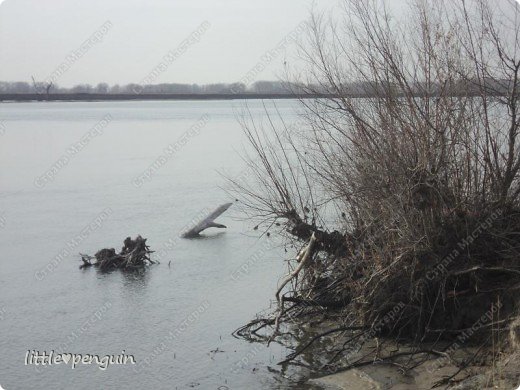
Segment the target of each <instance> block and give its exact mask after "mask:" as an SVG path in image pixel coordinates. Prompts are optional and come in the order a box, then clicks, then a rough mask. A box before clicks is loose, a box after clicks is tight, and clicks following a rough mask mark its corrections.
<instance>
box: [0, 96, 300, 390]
mask: <svg viewBox="0 0 520 390" xmlns="http://www.w3.org/2000/svg"><path fill="white" fill-rule="evenodd" d="M248 105H249V108H250V109H251V111H252V113H253V115H255V116H258V117H262V116H263V115H264V114H263V107H262V104H261V102H253V101H249V102H248ZM277 105H278V107H279V109H280V111H281V113H282V114H283V115H284V119H285V120H286V121H288V122H290V121H291V120H296V116H295V113H294V107H295V106H296V103H295V102H291V101H280V102H278V103H277ZM239 109H240V103H239V102H228V101H226V102H215V101H208V102H109V103H107V102H97V103H38V104H33V103H26V104H2V105H0V119H1V120H2V121H3V122H4V123H5V125H6V132H5V134H4V135H3V136H2V138H1V140H0V164H1V166H2V168H3V169H2V170H1V171H0V185H1V187H0V215H2V216H3V217H4V219H5V223H4V227H3V229H1V230H0V240H1V244H2V248H3V249H2V252H1V253H2V254H1V259H0V267H1V268H0V269H1V272H0V285H1V286H2V294H1V295H0V309H1V310H2V311H1V313H3V314H2V316H1V320H0V330H1V332H0V348H1V350H2V354H1V356H0V383H1V384H2V386H4V388H7V389H28V388H37V387H43V388H56V389H62V388H68V387H70V386H72V384H74V388H78V389H91V388H103V389H121V388H158V389H171V388H179V389H183V388H201V389H217V388H219V387H220V388H229V389H246V388H255V389H257V388H265V389H270V388H301V387H299V386H298V385H297V384H295V382H294V381H292V380H289V379H288V378H287V377H290V376H292V375H293V373H290V372H289V371H283V372H282V371H281V370H282V368H281V367H279V366H277V365H276V363H277V362H278V361H280V360H283V358H284V357H285V355H286V352H287V351H286V350H285V348H283V347H281V346H279V345H277V344H272V345H271V346H270V347H269V348H267V347H266V346H265V345H263V344H256V343H255V344H249V343H247V342H245V341H243V340H238V339H236V338H234V337H232V336H231V332H232V331H233V330H235V329H236V328H238V327H239V326H241V325H243V324H245V323H247V322H248V321H249V320H250V319H251V318H253V317H254V316H255V314H256V313H257V312H258V311H259V310H261V309H262V308H265V307H266V306H268V303H269V300H270V299H272V298H273V293H274V291H275V289H276V284H277V281H278V279H279V278H280V277H281V276H282V275H283V273H284V271H285V269H284V264H283V261H282V260H283V258H284V257H285V254H284V252H283V250H282V248H280V247H279V246H277V245H265V240H272V239H273V238H266V237H262V238H259V237H255V236H254V235H252V233H251V228H252V227H251V226H248V224H247V223H245V222H242V221H240V220H238V219H236V217H238V216H239V215H237V213H238V212H237V210H233V207H232V208H231V209H230V210H229V211H228V212H226V213H225V214H224V215H222V216H221V217H220V218H219V222H222V223H223V224H225V225H226V226H228V228H227V229H226V231H225V232H217V231H214V232H212V231H207V232H205V234H204V235H203V236H202V237H201V238H198V239H191V240H185V239H179V238H178V236H179V233H180V232H181V231H182V229H183V227H185V226H186V224H188V223H189V222H190V220H192V219H193V218H194V217H195V216H196V215H198V213H200V212H201V210H203V209H204V208H210V209H211V208H214V207H215V206H216V205H218V204H222V203H224V202H226V201H229V199H228V198H227V196H226V194H225V192H223V191H222V190H220V189H219V188H220V187H221V186H222V185H223V181H222V178H221V176H220V175H219V174H218V172H217V171H221V172H222V171H225V172H226V173H227V174H228V175H229V174H231V175H239V174H241V173H242V172H243V170H244V166H243V165H242V161H241V159H240V158H239V157H238V156H237V153H236V152H237V150H241V148H242V147H243V145H244V144H245V142H244V139H243V137H242V133H241V129H240V127H239V125H238V124H237V122H236V120H235V112H236V111H237V110H239ZM106 114H111V117H112V118H113V119H112V121H111V122H110V123H109V124H108V126H107V127H106V128H105V129H104V130H103V134H101V135H99V136H96V137H94V138H92V139H91V140H90V141H89V142H88V144H87V145H86V146H85V147H84V148H83V149H82V150H81V151H80V152H78V153H76V154H74V155H73V156H72V157H71V158H70V160H69V161H68V163H67V164H65V165H64V166H63V167H61V168H60V169H59V170H58V171H57V172H56V174H55V175H54V177H53V180H52V181H50V182H49V183H47V185H45V186H44V187H43V188H37V187H35V185H34V184H33V183H34V180H35V178H37V177H39V176H40V175H42V174H43V173H44V172H46V171H47V170H48V169H49V167H52V166H53V164H54V163H55V162H56V161H57V159H59V158H60V156H62V155H63V153H64V152H65V151H66V150H67V148H68V147H69V146H70V145H71V144H74V143H75V142H77V141H78V140H81V137H82V136H83V135H84V134H85V133H86V132H87V131H88V130H89V129H90V128H91V127H92V126H93V125H94V124H95V123H96V122H98V121H99V120H100V118H103V117H104V116H105V115H106ZM204 114H208V115H209V118H210V119H209V122H208V123H207V125H206V126H205V127H204V128H203V129H202V130H201V132H200V134H198V135H197V136H196V137H193V138H191V139H190V140H189V142H187V143H186V144H185V145H184V146H183V147H182V148H181V149H180V150H178V151H177V152H176V153H175V154H174V155H173V156H172V158H171V159H169V160H168V161H167V162H166V163H165V164H164V165H163V166H161V167H160V169H158V170H157V171H156V172H155V173H154V175H153V176H152V177H151V179H150V180H149V181H147V182H146V183H144V184H143V185H142V186H141V187H139V188H137V187H136V186H135V185H134V184H133V180H134V179H135V177H136V176H137V175H139V174H141V173H142V172H143V171H145V170H146V169H147V167H149V166H150V164H151V163H152V162H153V161H155V159H156V158H157V157H158V156H160V155H161V154H162V153H163V152H164V149H165V148H166V147H167V146H168V145H169V144H172V143H175V142H176V140H178V138H179V137H180V136H181V135H182V134H183V133H184V132H185V131H186V130H187V129H189V128H190V126H192V125H193V124H194V123H196V121H197V120H198V119H199V118H200V117H201V116H202V115H204ZM264 119H265V118H264ZM231 201H232V200H231ZM106 209H110V210H112V213H110V215H109V216H108V217H107V218H106V220H104V221H103V223H102V224H100V226H99V227H98V228H96V229H92V230H91V231H89V232H88V234H86V235H84V236H83V237H82V239H81V240H79V241H77V242H78V243H77V245H74V246H72V247H71V246H70V242H72V241H71V240H73V239H74V238H75V237H76V236H77V235H78V234H79V233H80V232H82V231H84V229H85V227H86V226H88V224H89V223H90V222H91V221H92V220H94V219H95V218H96V216H97V215H99V213H100V212H101V211H103V210H106ZM137 234H141V235H142V236H143V237H146V238H148V244H149V245H150V247H151V249H152V250H157V251H161V252H160V255H161V259H160V261H161V264H159V265H155V266H151V267H149V268H148V269H147V270H146V272H120V271H113V272H99V271H98V270H97V269H94V268H90V269H85V270H79V269H78V267H79V265H80V264H81V262H80V258H79V256H78V255H77V253H78V252H82V253H95V252H96V251H97V250H98V249H101V248H105V247H108V248H111V247H115V248H118V247H119V246H120V245H121V244H122V241H123V239H124V238H125V237H127V236H129V235H132V236H133V237H135V236H136V235H137ZM64 248H65V249H67V254H66V255H63V256H61V255H60V254H61V253H62V252H63V249H64ZM255 253H256V254H258V253H259V254H261V256H258V258H259V259H260V260H259V261H255V262H254V263H251V264H249V266H248V269H247V272H241V273H240V275H239V277H233V272H235V271H236V270H237V269H240V267H241V266H242V265H243V264H244V263H245V262H246V261H247V259H250V258H252V256H254V255H255ZM158 254H159V252H158V253H156V255H158ZM56 259H58V260H56ZM50 263H53V264H54V265H53V266H52V269H51V271H49V272H48V273H47V274H46V276H45V278H43V279H42V280H37V279H36V278H35V272H36V271H38V270H41V269H45V267H47V266H48V265H49V264H50ZM168 264H170V266H168ZM205 302H207V306H204V310H203V311H202V312H201V313H199V314H197V316H196V318H195V319H194V320H193V321H191V320H190V318H193V313H194V312H195V311H196V310H197V308H199V307H201V305H203V304H204V303H205ZM107 307H108V309H106V310H101V308H107ZM101 311H102V313H101ZM100 313H101V314H100ZM190 316H191V317H190ZM185 321H188V323H189V325H188V326H183V323H184V322H185ZM169 334H175V335H176V336H175V338H174V339H172V340H167V339H165V338H166V337H167V336H168V335H169ZM165 340H166V341H165ZM161 343H164V347H161V348H160V352H158V351H159V349H158V346H161ZM62 347H63V349H64V352H70V353H83V354H86V353H90V354H99V355H106V354H119V353H121V351H123V350H125V351H126V353H127V354H132V355H134V356H135V358H136V361H137V362H143V361H144V360H145V359H147V358H149V360H150V361H151V363H150V364H149V365H147V366H145V367H143V368H142V370H140V371H139V373H136V372H135V371H134V370H133V367H128V366H113V367H109V368H108V369H107V370H106V371H101V370H99V369H98V368H97V367H94V366H78V367H77V368H75V369H74V370H71V368H70V366H69V367H66V366H62V365H60V366H51V367H34V366H25V365H24V364H23V359H24V356H25V354H26V352H27V350H31V349H36V350H39V351H50V350H53V349H54V350H57V349H59V348H62ZM216 350H218V351H223V352H218V353H215V352H212V351H216ZM150 357H153V359H152V358H150ZM293 378H294V379H296V378H297V376H294V377H293Z"/></svg>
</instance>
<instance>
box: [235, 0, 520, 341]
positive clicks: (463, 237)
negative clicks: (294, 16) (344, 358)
mask: <svg viewBox="0 0 520 390" xmlns="http://www.w3.org/2000/svg"><path fill="white" fill-rule="evenodd" d="M385 4H386V3H384V2H382V1H377V0H367V1H357V0H344V1H343V9H342V12H341V13H340V14H341V16H340V17H338V16H337V15H338V14H339V13H337V14H336V15H335V17H334V18H333V17H330V18H326V17H325V16H323V15H313V16H312V18H311V20H310V23H309V30H308V35H307V39H306V41H305V42H302V43H301V45H300V55H301V56H300V59H301V60H303V63H304V64H305V67H304V69H303V70H300V71H298V72H296V73H297V74H303V75H305V78H298V79H296V80H291V81H292V85H300V86H301V87H300V88H301V89H302V90H303V92H305V93H314V94H317V93H321V94H324V95H325V96H327V97H325V98H319V99H305V98H302V99H301V101H300V103H301V106H302V107H303V109H304V114H303V118H304V119H305V125H303V126H301V127H299V128H298V130H297V131H295V130H294V129H291V128H289V126H285V125H284V126H281V127H280V126H277V125H275V124H274V123H273V122H270V123H269V124H268V126H267V127H265V128H261V127H259V126H258V125H257V124H255V123H254V121H249V122H248V121H245V122H244V128H245V132H246V134H247V136H248V139H249V141H250V144H251V145H252V147H253V150H254V151H255V154H254V155H251V156H248V157H246V161H248V164H249V166H250V169H251V171H252V172H253V174H252V175H251V176H250V177H249V180H248V181H247V182H238V181H233V182H232V186H233V190H234V191H235V192H236V193H237V194H238V196H240V197H241V200H242V203H243V204H245V205H246V208H247V209H248V211H249V212H250V213H251V215H252V216H256V217H258V218H260V219H261V220H262V221H263V222H264V224H265V225H264V226H268V227H270V226H273V225H277V224H279V225H281V226H282V227H284V228H285V231H286V232H289V233H290V235H292V236H293V237H295V238H296V239H297V240H303V241H307V240H309V238H310V237H311V235H312V234H313V233H315V235H316V237H317V239H318V244H317V245H316V246H315V247H316V250H315V251H314V253H313V261H311V262H308V263H307V264H306V265H305V267H303V270H302V272H301V274H300V275H296V277H295V278H294V279H293V283H292V290H291V291H287V292H286V293H285V295H284V296H285V297H286V300H288V301H291V302H293V303H294V306H292V307H290V308H289V309H280V310H283V312H282V313H280V312H279V313H278V316H277V317H278V319H279V318H280V317H282V318H283V315H285V316H286V317H289V316H291V318H293V316H294V313H295V312H297V313H301V312H308V311H309V310H308V309H309V307H312V308H315V307H320V308H322V309H323V308H324V307H325V308H327V307H329V308H336V309H337V308H338V307H342V306H343V307H347V309H344V311H343V313H345V311H348V313H353V312H355V313H356V316H355V317H354V319H352V316H349V317H348V318H349V321H351V322H356V323H357V324H356V325H358V326H361V327H364V329H365V330H364V332H367V329H374V327H375V326H376V325H377V324H379V323H380V322H381V320H382V319H383V318H384V317H385V315H387V314H388V313H389V312H391V311H392V310H393V309H394V308H395V307H396V306H398V305H403V309H402V310H400V314H399V316H398V318H395V319H394V320H392V321H390V322H389V323H385V324H383V326H381V327H380V328H379V329H378V332H377V333H386V334H394V335H401V336H403V335H405V336H407V337H409V338H413V339H415V340H416V341H424V340H428V339H436V340H437V339H439V338H443V337H444V338H448V337H453V335H456V334H458V332H462V331H463V329H465V328H467V327H471V326H472V324H473V323H474V322H475V321H476V320H477V319H478V318H479V317H480V316H482V313H484V312H486V310H488V309H489V308H490V307H491V305H492V304H493V303H495V302H497V300H499V301H500V302H501V303H502V307H503V311H502V313H504V315H506V313H511V312H513V310H514V307H515V306H516V305H517V304H518V300H517V298H516V297H515V296H514V293H513V292H514V291H516V290H517V289H518V286H519V284H518V283H519V282H520V278H519V276H520V267H519V263H518V258H519V257H518V256H519V254H520V253H519V249H520V246H519V245H520V240H519V236H518V231H520V204H519V197H520V182H519V169H520V149H519V145H518V130H519V125H520V118H519V117H518V115H519V112H518V109H519V104H518V99H519V87H520V85H519V71H520V51H519V49H520V41H519V39H518V37H519V32H520V29H519V28H520V24H519V23H520V18H519V17H520V10H519V9H518V7H517V6H516V5H515V4H514V2H510V3H508V2H502V3H500V4H498V5H497V4H494V3H493V4H492V3H489V2H488V1H486V0H458V1H449V2H448V1H442V0H441V1H438V0H435V1H433V0H417V1H415V2H413V3H412V5H411V6H410V8H409V9H408V13H407V14H406V15H395V13H392V12H391V11H390V10H389V9H387V8H386V6H385ZM331 210H332V211H333V213H332V214H331ZM303 304H304V305H305V308H304V310H303V309H302V305H303ZM282 307H283V305H282ZM342 321H343V322H346V320H345V317H343V320H342ZM268 325H274V322H273V320H272V319H267V320H265V321H264V322H263V323H262V322H258V321H256V322H255V323H254V326H253V327H246V328H243V329H241V330H240V333H241V334H246V333H248V332H249V334H251V331H253V332H258V330H259V329H261V328H263V327H266V326H268ZM350 325H352V324H351V323H350ZM343 328H344V327H340V329H343ZM277 330H278V329H276V331H277Z"/></svg>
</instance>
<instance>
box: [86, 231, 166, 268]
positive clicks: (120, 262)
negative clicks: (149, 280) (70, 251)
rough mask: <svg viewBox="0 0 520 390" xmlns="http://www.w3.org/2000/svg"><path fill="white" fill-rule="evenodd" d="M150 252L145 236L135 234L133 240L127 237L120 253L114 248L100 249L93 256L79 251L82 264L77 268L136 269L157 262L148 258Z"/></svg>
mask: <svg viewBox="0 0 520 390" xmlns="http://www.w3.org/2000/svg"><path fill="white" fill-rule="evenodd" d="M151 253H153V251H151V250H150V247H149V246H148V245H146V238H143V237H141V236H137V237H136V238H135V240H132V239H131V238H130V237H127V238H126V239H125V241H124V246H123V248H122V249H121V252H120V253H116V251H115V249H114V248H110V249H101V250H99V251H98V252H97V253H96V254H95V255H94V256H90V255H85V254H81V253H80V256H81V260H82V261H83V264H82V265H81V266H80V267H79V268H80V269H83V268H87V267H91V266H95V267H98V268H99V269H101V270H103V271H106V270H109V269H114V268H120V269H130V270H131V269H137V268H141V267H144V266H146V265H150V264H156V263H158V261H153V260H152V259H150V254H151ZM94 260H95V261H94Z"/></svg>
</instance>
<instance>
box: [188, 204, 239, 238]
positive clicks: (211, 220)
mask: <svg viewBox="0 0 520 390" xmlns="http://www.w3.org/2000/svg"><path fill="white" fill-rule="evenodd" d="M232 204H233V203H225V204H223V205H221V206H219V207H218V208H217V209H216V210H215V211H213V212H212V213H211V214H210V215H208V216H207V217H206V218H204V219H203V220H202V221H200V222H199V223H198V224H196V225H195V226H194V227H193V228H191V229H190V230H188V231H187V232H185V233H184V234H183V235H182V237H183V238H193V237H197V236H199V234H200V232H202V231H203V230H206V229H207V228H210V227H215V228H219V229H225V228H226V226H225V225H222V224H220V223H215V219H217V218H218V217H219V216H220V215H222V214H223V213H224V212H225V211H226V210H227V209H229V208H230V207H231V205H232Z"/></svg>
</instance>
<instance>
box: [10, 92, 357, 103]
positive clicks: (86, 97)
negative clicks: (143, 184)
mask: <svg viewBox="0 0 520 390" xmlns="http://www.w3.org/2000/svg"><path fill="white" fill-rule="evenodd" d="M325 97H331V96H329V95H326V94H306V95H297V94H270V93H266V94H262V93H236V94H234V93H212V94H170V93H168V94H162V93H154V94H150V93H146V94H145V93H143V94H101V93H56V94H49V95H43V94H36V93H27V94H26V93H19V94H18V93H12V94H0V102H4V103H6V102H52V101H132V100H244V99H302V98H304V99H313V98H325ZM359 97H362V96H359Z"/></svg>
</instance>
